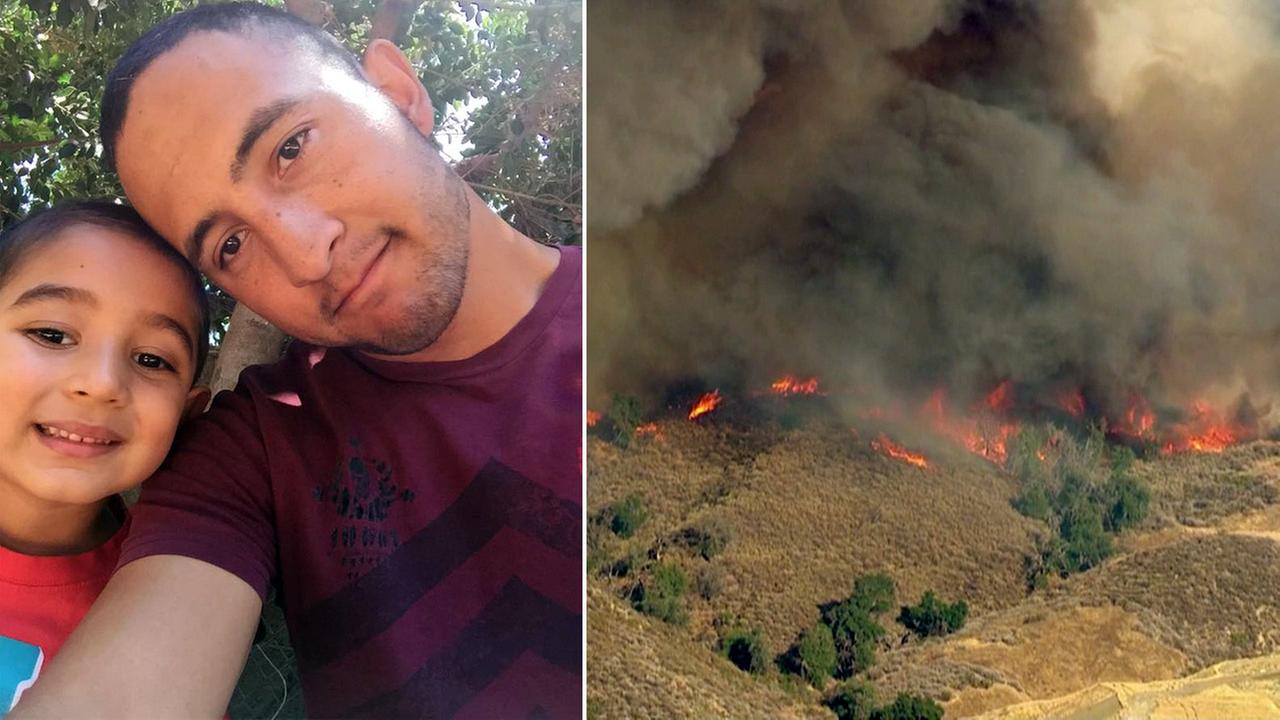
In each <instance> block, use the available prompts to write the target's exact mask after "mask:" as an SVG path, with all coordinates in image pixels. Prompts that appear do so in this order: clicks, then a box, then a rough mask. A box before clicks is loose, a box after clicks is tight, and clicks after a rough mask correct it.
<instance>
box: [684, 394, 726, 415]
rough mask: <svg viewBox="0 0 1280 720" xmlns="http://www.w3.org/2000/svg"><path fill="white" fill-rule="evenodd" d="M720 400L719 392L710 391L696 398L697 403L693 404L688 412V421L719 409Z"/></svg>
mask: <svg viewBox="0 0 1280 720" xmlns="http://www.w3.org/2000/svg"><path fill="white" fill-rule="evenodd" d="M722 399H723V398H721V397H720V391H719V390H712V391H711V392H709V393H706V394H705V395H703V396H702V397H700V398H698V402H696V403H694V406H693V407H692V408H691V409H690V410H689V419H690V420H696V419H698V418H699V417H701V416H703V415H706V414H707V413H709V412H711V411H712V410H715V409H716V408H717V407H719V405H720V401H721V400H722Z"/></svg>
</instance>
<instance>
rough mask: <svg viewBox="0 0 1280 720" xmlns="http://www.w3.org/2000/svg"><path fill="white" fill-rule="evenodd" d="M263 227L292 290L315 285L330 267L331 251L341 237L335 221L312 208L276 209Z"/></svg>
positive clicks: (331, 265)
mask: <svg viewBox="0 0 1280 720" xmlns="http://www.w3.org/2000/svg"><path fill="white" fill-rule="evenodd" d="M267 221H268V222H267V223H266V226H267V228H268V230H267V236H268V237H269V238H270V242H271V248H272V253H273V254H274V255H275V257H276V261H277V262H278V263H279V264H280V267H281V268H282V269H283V271H284V275H285V277H286V278H288V280H289V282H290V283H291V284H292V285H293V286H295V287H303V286H306V285H310V284H311V283H315V282H319V281H321V280H323V279H325V278H326V277H328V275H329V271H330V270H331V269H332V267H333V251H334V247H335V246H336V245H337V242H338V238H340V237H342V233H343V230H344V228H343V225H342V222H341V221H339V220H338V219H337V218H334V217H332V216H331V215H328V214H327V213H324V212H322V211H320V210H319V209H317V208H314V207H307V206H304V205H286V206H279V207H276V208H275V209H273V210H271V211H270V212H269V213H268V217H267Z"/></svg>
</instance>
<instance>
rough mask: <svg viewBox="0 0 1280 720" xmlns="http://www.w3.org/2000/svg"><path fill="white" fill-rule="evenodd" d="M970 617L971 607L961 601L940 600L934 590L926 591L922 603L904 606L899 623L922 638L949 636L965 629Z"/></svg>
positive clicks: (899, 616) (921, 599)
mask: <svg viewBox="0 0 1280 720" xmlns="http://www.w3.org/2000/svg"><path fill="white" fill-rule="evenodd" d="M968 617H969V606H968V604H967V603H965V601H963V600H959V601H957V602H954V603H948V602H945V601H942V600H939V599H938V596H937V595H935V594H934V592H933V591H932V590H926V591H925V593H924V595H923V596H921V598H920V602H919V603H917V604H915V605H906V606H903V608H902V611H901V612H900V613H899V615H898V622H900V623H902V625H903V627H905V628H906V629H908V630H910V631H911V632H913V633H915V634H916V635H919V636H921V637H929V636H930V635H947V634H949V633H953V632H955V631H957V630H959V629H960V628H962V627H964V621H965V620H966V619H968Z"/></svg>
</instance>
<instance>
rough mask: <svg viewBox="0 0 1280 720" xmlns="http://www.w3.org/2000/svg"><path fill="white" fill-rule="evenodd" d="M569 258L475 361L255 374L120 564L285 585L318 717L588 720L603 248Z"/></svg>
mask: <svg viewBox="0 0 1280 720" xmlns="http://www.w3.org/2000/svg"><path fill="white" fill-rule="evenodd" d="M560 258H561V259H560V263H559V266H558V267H557V269H556V270H555V272H554V273H553V275H552V276H551V278H550V279H549V280H548V282H547V284H546V286H545V287H544V289H543V292H542V294H541V296H540V297H539V299H538V302H537V304H536V305H535V306H534V308H533V309H532V310H531V311H530V312H529V313H528V315H526V316H525V317H524V318H523V319H522V320H520V322H519V323H518V324H517V325H516V326H515V327H514V328H513V329H512V330H511V332H509V333H508V334H507V335H506V336H505V337H503V338H502V339H501V340H499V341H498V342H497V343H495V344H494V345H493V346H491V347H489V348H488V349H486V350H484V351H482V352H480V353H479V354H477V355H475V356H474V357H472V358H470V359H467V360H461V361H457V362H436V363H400V362H387V361H380V360H375V359H373V358H369V357H367V356H365V355H362V354H361V353H358V352H354V351H348V350H343V349H335V348H319V347H315V346H311V345H307V344H304V343H300V342H295V343H294V344H293V345H292V346H291V347H290V348H289V350H288V352H287V353H286V356H285V357H284V359H283V360H281V361H280V362H278V363H276V364H274V365H264V366H257V367H253V368H250V369H248V370H246V371H245V372H244V373H243V374H242V375H241V376H240V382H239V385H238V386H237V388H236V390H235V391H234V392H224V393H221V394H219V396H218V398H217V399H216V400H215V401H214V404H213V408H212V409H211V410H210V411H209V412H208V413H206V414H205V415H204V416H203V417H202V418H200V419H199V420H198V421H196V422H195V423H193V424H192V425H191V426H190V427H189V428H188V429H187V430H186V431H184V432H183V433H182V436H181V437H180V438H179V440H178V442H177V444H176V445H175V447H174V452H173V453H172V454H171V456H170V458H169V460H168V461H167V462H166V463H165V465H164V467H163V468H162V469H161V470H160V471H159V472H158V473H157V474H156V475H155V477H153V478H152V479H151V480H149V481H148V482H147V484H146V486H145V489H144V491H143V493H142V498H141V501H140V502H139V503H138V505H137V506H135V508H134V519H133V529H132V532H131V533H130V535H129V538H128V540H127V541H126V543H125V546H124V551H123V555H122V557H121V560H120V564H121V565H124V564H126V563H128V562H131V561H133V560H137V559H138V558H141V557H146V556H149V555H185V556H189V557H193V558H197V559H199V560H203V561H205V562H209V563H212V564H214V565H217V566H219V567H222V568H225V569H226V570H228V571H230V572H232V573H234V574H236V575H238V576H239V577H241V578H243V579H244V580H245V582H247V583H249V584H250V585H252V586H253V587H254V589H256V590H257V591H258V593H259V594H261V595H264V596H265V594H266V592H267V589H268V587H269V586H270V585H271V584H272V583H273V582H274V583H277V584H278V586H279V589H280V593H281V598H282V601H283V605H284V607H285V613H286V617H287V620H288V625H289V632H290V635H291V637H292V641H293V645H294V648H295V650H296V651H297V655H298V664H299V669H300V670H301V674H302V684H303V696H304V698H305V701H306V705H307V711H308V715H309V716H314V717H432V718H448V717H458V718H507V717H518V718H525V717H552V718H559V717H578V716H580V714H581V697H582V695H581V692H582V691H581V682H582V675H581V663H582V597H583V592H582V544H581V542H582V541H581V529H582V524H581V523H582V518H581V513H582V469H581V450H582V444H581V443H582V415H581V408H582V399H581V398H582V300H581V293H582V277H581V267H582V259H581V251H580V249H578V248H562V249H561V251H560ZM193 620H194V621H195V622H199V619H198V618H193Z"/></svg>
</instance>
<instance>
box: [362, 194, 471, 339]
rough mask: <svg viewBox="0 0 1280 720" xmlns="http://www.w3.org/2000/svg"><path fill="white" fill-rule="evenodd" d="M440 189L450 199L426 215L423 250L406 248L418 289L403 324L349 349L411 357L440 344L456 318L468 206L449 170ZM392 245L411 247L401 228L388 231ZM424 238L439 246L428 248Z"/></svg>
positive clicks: (466, 241) (467, 232) (465, 261)
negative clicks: (411, 255) (411, 254)
mask: <svg viewBox="0 0 1280 720" xmlns="http://www.w3.org/2000/svg"><path fill="white" fill-rule="evenodd" d="M442 170H443V175H444V178H443V183H444V185H445V190H446V191H447V192H448V193H449V195H450V197H448V198H447V199H445V198H442V200H444V202H441V203H440V205H439V206H435V207H433V209H432V210H431V211H430V212H429V213H428V215H427V223H426V225H427V237H424V238H422V239H421V241H422V243H423V244H422V245H420V246H418V247H412V246H411V247H410V248H409V250H410V251H411V252H414V253H416V255H415V258H414V259H415V260H416V261H417V263H416V264H417V265H418V267H419V271H418V274H417V276H416V278H415V282H414V286H415V288H418V289H421V290H422V292H421V293H420V294H418V293H415V297H414V298H413V299H412V300H411V301H410V303H409V304H408V306H407V307H406V308H405V313H404V318H403V319H402V320H401V321H400V322H397V323H395V324H394V325H393V326H392V327H389V328H385V329H383V331H382V333H381V335H380V336H379V337H377V338H372V339H369V340H365V341H361V342H357V343H356V344H355V345H354V346H353V347H354V348H355V349H356V350H360V351H362V352H366V353H371V354H375V355H412V354H413V353H416V352H419V351H421V350H424V349H426V348H427V347H428V346H430V345H431V344H432V343H434V342H435V341H436V340H438V339H439V338H440V335H441V334H443V333H444V331H445V329H446V328H448V327H449V324H450V323H451V322H453V318H454V316H456V315H457V312H458V307H459V306H460V305H461V304H462V295H463V293H464V291H465V289H466V280H467V264H468V260H469V256H470V225H471V222H470V220H471V202H470V199H469V198H468V197H467V193H466V190H465V188H464V185H463V180H462V178H460V177H458V176H457V175H455V174H453V172H452V171H451V170H449V169H448V168H442ZM386 232H387V234H388V236H389V242H390V243H397V242H398V243H401V244H404V243H405V242H408V241H411V236H410V235H408V233H406V232H405V231H404V230H403V229H402V228H395V227H389V228H387V229H386ZM428 238H435V239H436V240H438V242H436V243H435V244H434V246H430V247H429V246H427V245H426V244H425V243H426V242H427V240H428Z"/></svg>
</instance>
